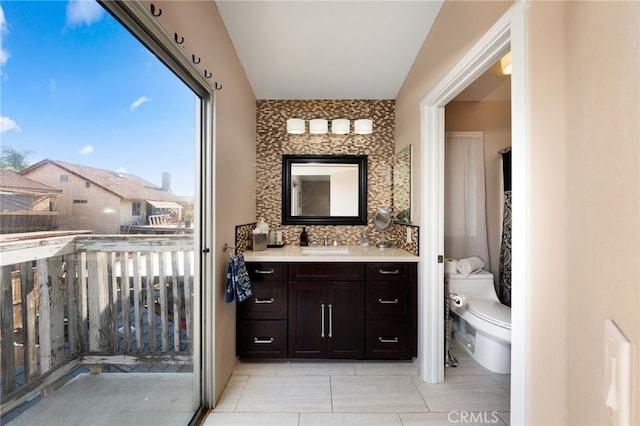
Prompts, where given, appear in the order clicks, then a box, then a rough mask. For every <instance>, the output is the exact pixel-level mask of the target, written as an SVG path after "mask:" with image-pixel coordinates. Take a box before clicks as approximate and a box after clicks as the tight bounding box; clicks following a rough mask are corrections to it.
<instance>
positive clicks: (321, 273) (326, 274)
mask: <svg viewBox="0 0 640 426" xmlns="http://www.w3.org/2000/svg"><path fill="white" fill-rule="evenodd" d="M289 280H290V281H325V282H327V281H363V280H364V264H362V263H343V262H326V263H291V264H290V265H289Z"/></svg>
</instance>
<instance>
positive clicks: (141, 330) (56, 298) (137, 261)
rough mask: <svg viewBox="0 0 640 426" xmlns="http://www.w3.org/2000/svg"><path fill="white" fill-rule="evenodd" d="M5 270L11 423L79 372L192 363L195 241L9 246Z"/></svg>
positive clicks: (5, 389) (118, 239)
mask: <svg viewBox="0 0 640 426" xmlns="http://www.w3.org/2000/svg"><path fill="white" fill-rule="evenodd" d="M0 266H1V268H2V274H1V276H0V279H1V282H0V287H1V291H0V311H1V317H0V349H1V350H2V354H1V356H0V358H1V362H0V368H1V370H0V371H1V374H2V404H1V412H2V414H5V413H6V412H8V411H9V410H11V409H13V408H15V407H16V406H18V405H19V404H21V403H22V402H24V401H25V400H26V399H27V398H28V397H29V396H30V395H31V394H33V393H35V392H37V391H43V394H45V395H46V394H48V393H51V392H52V391H53V390H54V389H55V388H56V387H57V386H58V385H59V384H60V382H62V381H64V379H65V376H66V374H67V373H69V372H70V371H72V370H73V369H75V368H76V367H78V366H79V365H80V364H88V365H91V366H93V367H92V370H93V371H102V370H104V369H105V367H106V366H108V365H122V364H127V365H138V364H157V363H162V364H189V363H190V362H191V351H190V349H191V336H192V335H193V332H192V328H191V323H192V321H191V315H192V292H193V283H194V281H193V237H192V236H183V235H158V236H153V235H140V236H136V235H126V236H97V235H77V236H64V237H55V238H45V239H36V240H27V241H17V242H9V243H4V244H0ZM18 295H19V296H20V297H19V299H18V300H19V301H20V303H19V306H18V303H17V302H16V299H17V296H18ZM14 303H15V306H14Z"/></svg>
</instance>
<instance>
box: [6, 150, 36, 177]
mask: <svg viewBox="0 0 640 426" xmlns="http://www.w3.org/2000/svg"><path fill="white" fill-rule="evenodd" d="M30 154H31V151H25V150H21V149H14V148H11V147H8V146H7V147H2V155H0V169H2V170H6V171H8V172H13V173H18V172H19V171H21V170H24V169H26V168H27V167H29V163H28V162H27V157H28V156H29V155H30Z"/></svg>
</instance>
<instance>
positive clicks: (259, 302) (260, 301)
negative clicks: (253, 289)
mask: <svg viewBox="0 0 640 426" xmlns="http://www.w3.org/2000/svg"><path fill="white" fill-rule="evenodd" d="M273 302H275V299H274V298H273V297H272V298H271V299H254V300H253V303H255V304H256V305H264V304H271V303H273Z"/></svg>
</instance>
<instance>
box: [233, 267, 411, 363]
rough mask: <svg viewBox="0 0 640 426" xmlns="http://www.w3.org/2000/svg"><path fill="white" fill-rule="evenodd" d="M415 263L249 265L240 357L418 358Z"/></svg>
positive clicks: (239, 339) (241, 308)
mask: <svg viewBox="0 0 640 426" xmlns="http://www.w3.org/2000/svg"><path fill="white" fill-rule="evenodd" d="M416 267H417V266H416V263H349V262H339V263H333V262H306V263H305V262H290V263H275V262H274V263H259V262H249V263H247V270H248V272H249V275H250V278H251V284H252V290H253V296H252V297H251V298H250V299H248V300H246V301H245V302H242V303H241V304H239V305H238V325H237V354H238V355H239V356H240V357H244V358H287V357H289V358H338V359H410V358H411V357H413V356H416V355H417V342H416V334H417V283H416Z"/></svg>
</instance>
